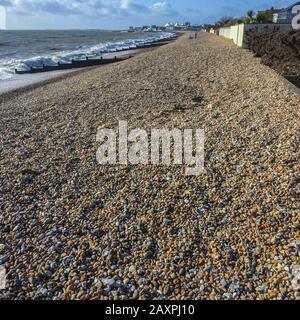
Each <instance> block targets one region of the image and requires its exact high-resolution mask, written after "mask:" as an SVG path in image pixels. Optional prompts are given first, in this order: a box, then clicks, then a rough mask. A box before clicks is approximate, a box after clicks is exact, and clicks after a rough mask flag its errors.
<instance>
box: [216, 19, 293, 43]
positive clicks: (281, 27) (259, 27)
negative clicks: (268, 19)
mask: <svg viewBox="0 0 300 320" xmlns="http://www.w3.org/2000/svg"><path fill="white" fill-rule="evenodd" d="M292 29H293V28H292V25H290V24H239V25H235V26H232V27H226V28H220V36H223V37H225V38H227V39H231V40H232V41H233V42H234V43H235V44H236V45H237V46H239V47H242V48H247V43H246V41H245V33H246V31H249V30H256V31H258V32H267V31H281V32H288V31H291V30H292Z"/></svg>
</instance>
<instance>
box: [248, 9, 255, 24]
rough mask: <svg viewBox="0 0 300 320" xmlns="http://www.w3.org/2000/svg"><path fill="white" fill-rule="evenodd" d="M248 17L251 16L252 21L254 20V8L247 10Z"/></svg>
mask: <svg viewBox="0 0 300 320" xmlns="http://www.w3.org/2000/svg"><path fill="white" fill-rule="evenodd" d="M247 17H248V18H249V20H250V22H252V21H253V20H254V11H253V10H249V11H248V12H247Z"/></svg>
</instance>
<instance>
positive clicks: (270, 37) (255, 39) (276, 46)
mask: <svg viewBox="0 0 300 320" xmlns="http://www.w3.org/2000/svg"><path fill="white" fill-rule="evenodd" d="M247 42H248V43H249V48H250V50H252V51H253V52H254V53H255V55H256V56H257V57H261V61H262V63H264V64H265V65H267V66H269V67H271V68H273V69H275V70H276V71H277V72H278V73H280V74H281V75H283V76H293V75H296V76H299V77H300V31H292V32H289V33H282V32H263V33H259V32H255V31H249V32H248V33H247Z"/></svg>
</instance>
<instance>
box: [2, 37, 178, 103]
mask: <svg viewBox="0 0 300 320" xmlns="http://www.w3.org/2000/svg"><path fill="white" fill-rule="evenodd" d="M175 41H176V40H175ZM171 42H172V41H170V42H168V41H166V43H167V44H169V43H171ZM173 42H174V41H173ZM157 48H160V47H155V48H148V49H145V48H143V49H136V50H124V51H121V52H114V53H108V54H105V56H104V57H105V58H113V57H115V56H117V57H120V58H121V57H124V58H125V57H129V56H131V57H135V56H137V55H139V54H141V53H143V52H148V51H152V50H156V49H157ZM119 63H120V62H119ZM103 66H104V65H100V66H92V67H85V68H74V69H71V70H58V71H50V72H44V73H37V74H29V75H27V74H26V75H17V78H15V79H12V80H6V81H3V82H4V83H3V85H2V86H1V87H0V98H2V97H3V96H9V95H10V94H14V93H17V92H25V91H27V90H31V89H35V88H38V87H40V86H43V85H45V84H48V83H52V82H55V81H60V80H63V79H66V78H68V77H70V76H72V75H75V74H78V73H80V72H85V71H88V70H91V69H94V68H101V67H103ZM0 84H1V82H0Z"/></svg>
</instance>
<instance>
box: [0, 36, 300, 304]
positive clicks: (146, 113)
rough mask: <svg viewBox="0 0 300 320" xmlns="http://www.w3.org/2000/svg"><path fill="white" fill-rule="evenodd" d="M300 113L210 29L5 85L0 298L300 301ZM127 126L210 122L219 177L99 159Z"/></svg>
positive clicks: (208, 138)
mask: <svg viewBox="0 0 300 320" xmlns="http://www.w3.org/2000/svg"><path fill="white" fill-rule="evenodd" d="M299 107H300V97H299V95H297V94H296V92H295V91H293V90H292V89H291V87H289V86H288V84H287V82H286V81H285V80H284V79H283V78H282V77H281V76H280V75H279V74H277V73H276V72H275V71H274V70H272V69H270V68H268V67H267V66H264V65H262V64H261V62H260V59H259V58H255V57H254V56H253V54H252V53H251V52H250V51H248V50H243V49H241V48H237V47H236V46H235V45H234V44H233V43H231V42H230V41H229V40H226V39H223V38H221V37H217V36H215V35H211V34H206V33H202V32H201V33H199V34H198V38H197V39H193V40H191V39H189V34H184V35H183V36H182V37H180V38H179V39H178V40H177V41H176V42H173V43H170V44H168V45H166V46H163V47H160V48H158V49H156V50H153V51H150V52H144V53H141V54H139V55H137V56H135V57H133V58H132V59H130V60H127V61H124V62H121V63H117V64H113V65H107V66H103V67H99V68H92V69H89V70H86V71H82V72H76V73H74V74H69V75H66V76H65V77H64V78H60V79H59V80H51V81H48V82H47V83H44V84H43V85H39V86H35V87H32V88H31V89H30V88H26V89H25V90H16V91H13V92H10V93H5V94H3V95H1V96H0V141H1V144H0V266H1V265H2V266H5V269H6V272H7V288H6V290H2V291H0V299H13V300H21V299H51V300H66V299H72V300H74V299H80V300H90V299H92V300H99V299H101V300H127V299H178V300H188V299H197V300H220V299H221V300H231V299H234V300H245V299H247V300H254V299H258V300H263V299H271V300H273V299H274V300H276V299H280V300H294V299H299V298H300V291H299V289H300V288H299V284H298V283H297V281H296V280H297V275H298V277H299V269H300V267H299V265H300V251H299V249H300V237H299V233H300V220H299V216H300V214H299V213H300V147H299V145H300V109H299ZM119 120H127V121H128V122H129V126H130V127H132V128H143V129H146V130H150V129H151V128H168V129H172V128H179V129H185V128H195V129H196V128H201V129H204V130H205V172H204V173H203V174H201V175H199V176H191V177H187V176H185V174H184V167H180V166H168V167H167V166H151V165H148V166H131V165H128V166H100V165H99V164H98V163H97V161H96V151H97V148H98V144H97V142H96V133H97V128H99V127H107V128H117V127H118V122H119Z"/></svg>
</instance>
